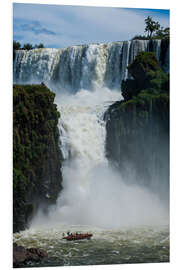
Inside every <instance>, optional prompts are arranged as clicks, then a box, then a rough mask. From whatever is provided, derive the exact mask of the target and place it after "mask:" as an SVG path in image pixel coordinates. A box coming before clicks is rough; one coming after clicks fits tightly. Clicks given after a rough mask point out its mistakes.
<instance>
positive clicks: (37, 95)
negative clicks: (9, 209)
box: [13, 84, 62, 232]
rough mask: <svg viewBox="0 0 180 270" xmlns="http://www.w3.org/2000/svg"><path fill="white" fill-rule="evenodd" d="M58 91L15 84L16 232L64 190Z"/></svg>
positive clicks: (14, 190) (14, 199)
mask: <svg viewBox="0 0 180 270" xmlns="http://www.w3.org/2000/svg"><path fill="white" fill-rule="evenodd" d="M54 98H55V94H54V93H52V92H51V91H50V90H49V89H48V88H47V87H46V86H45V85H43V84H41V85H14V87H13V231H14V232H17V231H20V230H24V229H25V228H27V226H28V223H29V221H30V220H31V218H32V216H33V215H34V214H35V213H36V211H37V209H38V208H39V207H40V206H41V207H44V209H45V210H46V209H47V206H48V205H50V204H52V203H55V202H56V199H57V197H58V195H59V192H60V191H61V189H62V185H61V183H62V175H61V153H60V148H59V143H60V138H59V130H58V126H57V125H58V118H59V117H60V114H59V112H58V111H57V108H56V105H55V104H54Z"/></svg>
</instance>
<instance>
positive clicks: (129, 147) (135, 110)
mask: <svg viewBox="0 0 180 270" xmlns="http://www.w3.org/2000/svg"><path fill="white" fill-rule="evenodd" d="M129 71H130V72H131V75H132V77H133V78H134V79H133V80H130V79H128V80H126V81H125V82H124V83H123V86H122V89H123V91H122V95H123V97H124V100H122V101H118V102H116V103H114V104H112V105H111V106H110V107H109V109H108V110H107V111H106V113H105V119H106V131H107V135H106V155H107V157H108V159H109V160H110V161H111V162H112V163H113V164H114V165H115V166H116V168H117V169H119V170H120V171H121V173H122V174H123V175H124V177H125V179H126V180H127V181H134V182H135V183H139V184H143V185H145V186H149V187H151V188H153V189H154V190H156V191H159V192H162V193H164V192H165V191H166V192H165V194H166V196H168V195H167V194H168V190H169V77H168V75H166V74H165V73H164V72H163V71H162V70H161V69H160V67H159V65H158V62H157V60H156V59H155V56H154V55H153V54H152V53H144V52H143V53H140V54H139V55H138V56H137V57H136V59H135V61H134V62H133V63H132V64H131V65H130V66H129ZM136 71H137V72H136Z"/></svg>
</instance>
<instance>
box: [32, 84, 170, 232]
mask: <svg viewBox="0 0 180 270" xmlns="http://www.w3.org/2000/svg"><path fill="white" fill-rule="evenodd" d="M121 98H122V97H121V93H120V91H116V90H112V89H108V88H101V89H98V88H97V89H95V90H91V91H89V90H87V89H81V90H79V91H78V92H77V93H64V92H63V93H61V91H59V92H57V95H56V100H55V102H56V104H57V105H58V108H59V110H60V112H61V120H60V122H59V130H60V134H61V142H62V143H61V148H62V152H63V155H64V159H65V160H64V162H63V168H62V174H63V190H62V192H61V193H60V196H59V198H58V201H57V204H56V206H54V207H51V208H50V210H49V215H48V217H47V216H44V215H43V214H42V213H41V212H39V214H38V215H37V216H36V217H35V219H34V220H33V223H32V228H33V227H36V226H39V225H40V226H42V224H46V226H50V227H54V226H57V225H58V224H61V225H62V224H64V225H67V226H70V225H81V226H82V225H90V226H98V227H101V228H102V227H103V228H119V227H123V226H136V225H137V226H138V225H154V224H164V222H165V223H166V221H167V211H166V209H165V208H164V206H163V205H162V204H161V201H160V199H159V198H158V196H157V194H153V193H152V192H150V191H149V190H147V189H146V188H145V187H141V186H138V185H137V184H136V183H134V184H132V185H129V184H127V183H126V182H128V181H127V179H123V178H122V176H121V175H120V173H119V172H118V171H116V170H115V169H114V168H111V166H110V164H109V163H108V160H107V158H106V154H105V138H106V128H105V122H104V120H103V119H104V118H103V115H104V112H105V110H107V107H108V106H109V105H110V104H111V103H113V102H114V101H116V100H119V99H121ZM132 177H133V176H132ZM147 209H148V211H147ZM164 220H165V221H164Z"/></svg>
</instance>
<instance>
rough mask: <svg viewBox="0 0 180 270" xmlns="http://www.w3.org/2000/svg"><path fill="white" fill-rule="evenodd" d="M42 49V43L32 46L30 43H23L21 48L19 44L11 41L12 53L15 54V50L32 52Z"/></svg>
mask: <svg viewBox="0 0 180 270" xmlns="http://www.w3.org/2000/svg"><path fill="white" fill-rule="evenodd" d="M42 48H45V47H44V44H43V43H39V44H35V45H34V46H33V45H32V44H31V43H25V44H24V46H23V47H22V45H21V44H20V42H18V41H15V40H13V52H15V50H32V49H42Z"/></svg>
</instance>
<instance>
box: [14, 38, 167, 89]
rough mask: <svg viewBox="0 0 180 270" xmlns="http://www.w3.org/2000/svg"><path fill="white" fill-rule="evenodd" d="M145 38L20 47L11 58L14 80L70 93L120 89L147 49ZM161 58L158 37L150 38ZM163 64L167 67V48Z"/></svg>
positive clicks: (147, 44) (157, 54)
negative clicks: (40, 84)
mask: <svg viewBox="0 0 180 270" xmlns="http://www.w3.org/2000/svg"><path fill="white" fill-rule="evenodd" d="M149 43H150V41H148V40H132V41H123V42H112V43H108V44H89V45H80V46H72V47H68V48H66V49H34V50H30V51H25V50H19V51H17V52H16V56H15V61H14V71H13V73H14V82H15V83H32V82H38V83H39V82H42V81H44V82H46V83H47V85H55V86H56V88H57V89H60V88H61V91H62V89H64V90H66V91H67V90H68V91H70V92H77V91H78V90H79V89H89V90H90V89H91V90H93V89H97V88H102V87H108V88H110V89H120V85H121V82H122V80H124V79H126V78H127V77H128V71H127V68H126V67H127V65H128V64H130V63H131V62H132V61H133V60H134V58H135V56H136V55H137V54H138V53H139V52H140V51H148V50H149ZM152 47H153V51H154V52H155V54H156V56H157V58H158V60H159V61H160V54H161V40H154V41H153V46H152ZM164 66H165V70H166V72H168V70H169V48H167V51H166V53H165V61H164Z"/></svg>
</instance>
